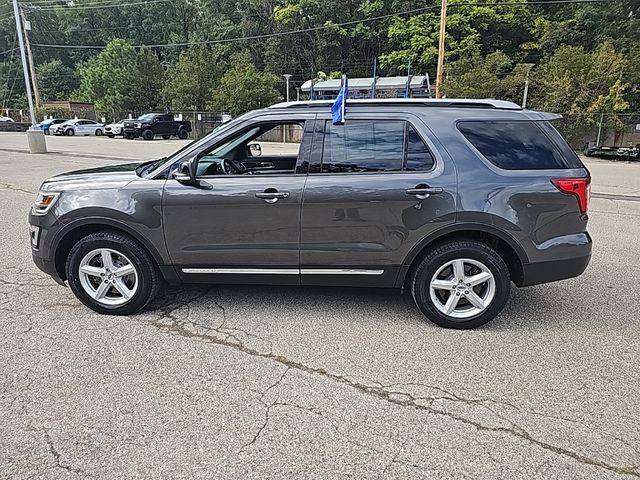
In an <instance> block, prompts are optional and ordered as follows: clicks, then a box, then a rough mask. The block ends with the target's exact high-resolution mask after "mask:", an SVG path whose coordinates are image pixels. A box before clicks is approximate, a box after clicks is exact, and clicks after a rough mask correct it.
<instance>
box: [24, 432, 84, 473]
mask: <svg viewBox="0 0 640 480" xmlns="http://www.w3.org/2000/svg"><path fill="white" fill-rule="evenodd" d="M27 430H28V431H30V432H38V433H42V435H43V437H44V441H45V442H46V444H47V449H48V452H49V454H50V455H51V456H52V457H53V461H54V464H55V465H54V466H55V467H56V468H61V469H63V470H66V471H67V472H70V473H75V474H77V475H84V476H86V473H85V472H84V470H82V469H80V468H75V467H72V466H70V465H64V464H63V463H62V454H61V453H60V451H59V450H58V449H57V448H56V446H55V444H54V443H53V439H52V438H51V434H50V433H49V430H48V429H47V428H45V427H40V428H38V427H34V426H33V425H29V426H27Z"/></svg>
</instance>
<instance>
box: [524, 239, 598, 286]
mask: <svg viewBox="0 0 640 480" xmlns="http://www.w3.org/2000/svg"><path fill="white" fill-rule="evenodd" d="M591 249H592V241H591V236H590V235H589V234H588V233H587V232H582V233H576V234H571V235H563V236H560V237H554V238H551V239H549V240H547V241H546V242H544V243H542V244H541V245H539V246H538V248H537V249H536V252H535V257H531V256H530V257H529V259H530V260H533V261H530V262H529V263H524V264H523V265H522V278H520V279H518V280H519V281H516V282H515V283H516V285H518V286H519V287H527V286H530V285H538V284H541V283H548V282H555V281H556V280H565V279H567V278H573V277H577V276H579V275H581V274H582V273H583V272H584V271H585V270H586V269H587V266H588V265H589V261H590V260H591Z"/></svg>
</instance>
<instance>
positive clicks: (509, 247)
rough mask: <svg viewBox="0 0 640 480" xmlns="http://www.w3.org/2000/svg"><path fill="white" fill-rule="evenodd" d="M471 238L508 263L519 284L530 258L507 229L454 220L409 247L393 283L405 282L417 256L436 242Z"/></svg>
mask: <svg viewBox="0 0 640 480" xmlns="http://www.w3.org/2000/svg"><path fill="white" fill-rule="evenodd" d="M461 238H464V239H474V240H479V241H482V242H484V243H487V244H488V245H489V246H491V247H492V248H493V249H494V250H496V252H497V253H498V255H500V256H501V257H502V259H503V260H504V261H505V263H506V264H507V267H508V268H509V274H510V275H511V279H512V281H513V282H514V283H515V284H516V285H522V283H523V281H524V272H523V264H525V263H528V262H529V258H528V256H527V254H526V252H525V251H524V249H523V248H522V247H521V246H520V245H519V244H518V242H517V241H516V240H515V239H514V238H513V237H512V236H511V235H510V234H509V233H507V232H505V231H503V230H500V229H499V228H496V227H493V226H491V225H486V224H476V223H457V224H455V225H450V226H448V227H445V228H442V229H439V230H437V231H436V232H434V233H433V234H431V235H429V236H428V237H426V238H424V239H423V240H422V241H420V242H419V243H418V244H417V245H416V246H414V247H413V249H411V251H410V252H409V254H408V255H407V257H406V258H405V260H404V262H403V264H402V268H401V269H400V273H399V274H398V279H397V281H396V287H402V286H403V285H404V284H405V281H406V280H407V278H408V276H409V272H410V271H411V268H412V266H413V265H414V263H415V261H416V259H418V258H420V256H421V255H422V254H423V253H424V252H425V251H426V250H428V249H430V248H431V247H433V246H434V245H435V244H441V243H444V242H447V241H449V240H454V239H461Z"/></svg>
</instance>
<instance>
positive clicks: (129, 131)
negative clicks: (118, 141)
mask: <svg viewBox="0 0 640 480" xmlns="http://www.w3.org/2000/svg"><path fill="white" fill-rule="evenodd" d="M122 134H123V135H124V136H125V137H129V138H138V137H140V136H141V135H142V129H140V128H124V129H123V130H122Z"/></svg>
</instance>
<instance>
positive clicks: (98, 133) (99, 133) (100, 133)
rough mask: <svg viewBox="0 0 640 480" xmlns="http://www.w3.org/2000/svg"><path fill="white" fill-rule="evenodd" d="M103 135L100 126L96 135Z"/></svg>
mask: <svg viewBox="0 0 640 480" xmlns="http://www.w3.org/2000/svg"><path fill="white" fill-rule="evenodd" d="M101 136H102V130H100V129H99V128H98V129H97V130H96V137H101Z"/></svg>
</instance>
